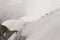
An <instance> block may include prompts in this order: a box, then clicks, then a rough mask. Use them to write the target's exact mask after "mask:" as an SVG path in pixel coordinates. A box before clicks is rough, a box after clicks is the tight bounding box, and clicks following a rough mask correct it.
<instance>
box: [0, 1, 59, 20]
mask: <svg viewBox="0 0 60 40" xmlns="http://www.w3.org/2000/svg"><path fill="white" fill-rule="evenodd" d="M59 7H60V0H0V18H4V19H6V18H20V17H21V16H23V15H27V16H28V17H29V18H28V20H31V21H32V20H36V19H39V18H40V17H41V16H42V15H44V14H46V13H49V12H51V11H52V10H54V9H57V8H59ZM2 20H3V19H2ZM26 20H27V19H26Z"/></svg>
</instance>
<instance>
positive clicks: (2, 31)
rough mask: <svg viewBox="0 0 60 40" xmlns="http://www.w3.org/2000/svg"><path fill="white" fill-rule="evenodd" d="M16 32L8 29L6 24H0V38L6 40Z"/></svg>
mask: <svg viewBox="0 0 60 40" xmlns="http://www.w3.org/2000/svg"><path fill="white" fill-rule="evenodd" d="M15 32H16V33H17V31H16V30H13V31H10V30H9V29H8V28H7V27H6V26H4V25H1V24H0V40H8V38H9V37H10V36H11V35H12V34H14V33H15Z"/></svg>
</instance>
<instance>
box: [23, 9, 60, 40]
mask: <svg viewBox="0 0 60 40" xmlns="http://www.w3.org/2000/svg"><path fill="white" fill-rule="evenodd" d="M59 26H60V8H58V9H56V10H54V11H52V12H50V13H49V14H48V15H47V14H46V16H43V17H41V18H40V19H39V20H36V21H35V22H32V23H28V24H27V25H25V26H24V28H23V32H22V35H27V36H28V38H27V39H26V40H60V38H59V37H60V31H59V30H60V27H59Z"/></svg>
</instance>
